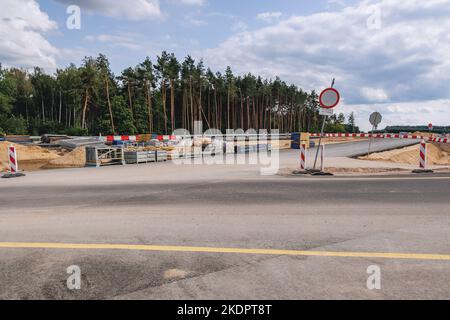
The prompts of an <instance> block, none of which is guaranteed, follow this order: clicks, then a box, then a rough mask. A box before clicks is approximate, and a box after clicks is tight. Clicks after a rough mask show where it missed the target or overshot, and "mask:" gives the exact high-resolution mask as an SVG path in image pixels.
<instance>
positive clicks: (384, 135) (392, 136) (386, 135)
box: [311, 133, 450, 143]
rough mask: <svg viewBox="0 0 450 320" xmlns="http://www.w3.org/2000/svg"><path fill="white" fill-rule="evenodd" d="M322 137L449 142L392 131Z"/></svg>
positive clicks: (447, 140)
mask: <svg viewBox="0 0 450 320" xmlns="http://www.w3.org/2000/svg"><path fill="white" fill-rule="evenodd" d="M311 137H320V133H312V134H311ZM323 137H324V138H377V139H413V140H425V141H428V142H439V143H450V139H448V138H438V137H424V136H418V135H414V134H393V133H377V134H372V133H325V134H324V135H323Z"/></svg>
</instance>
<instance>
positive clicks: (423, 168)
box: [413, 140, 433, 173]
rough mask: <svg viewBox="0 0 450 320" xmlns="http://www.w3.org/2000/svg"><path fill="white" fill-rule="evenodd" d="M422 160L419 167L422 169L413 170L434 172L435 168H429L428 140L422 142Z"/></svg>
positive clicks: (415, 171)
mask: <svg viewBox="0 0 450 320" xmlns="http://www.w3.org/2000/svg"><path fill="white" fill-rule="evenodd" d="M419 152H420V154H419V157H420V160H419V167H420V169H417V170H413V173H433V170H429V169H427V142H426V141H425V140H422V141H421V142H420V151H419Z"/></svg>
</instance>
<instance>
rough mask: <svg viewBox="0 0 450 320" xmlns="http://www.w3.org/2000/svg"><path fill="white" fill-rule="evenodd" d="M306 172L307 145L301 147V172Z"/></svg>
mask: <svg viewBox="0 0 450 320" xmlns="http://www.w3.org/2000/svg"><path fill="white" fill-rule="evenodd" d="M305 170H306V144H304V143H302V144H301V145H300V171H305Z"/></svg>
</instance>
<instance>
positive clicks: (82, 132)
mask: <svg viewBox="0 0 450 320" xmlns="http://www.w3.org/2000/svg"><path fill="white" fill-rule="evenodd" d="M64 133H65V134H67V135H68V136H87V135H88V134H89V133H88V130H87V129H82V128H80V127H71V128H67V129H66V130H65V132H64Z"/></svg>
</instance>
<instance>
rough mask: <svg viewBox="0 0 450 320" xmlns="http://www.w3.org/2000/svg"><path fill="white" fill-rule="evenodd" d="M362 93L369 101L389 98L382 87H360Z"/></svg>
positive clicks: (382, 100)
mask: <svg viewBox="0 0 450 320" xmlns="http://www.w3.org/2000/svg"><path fill="white" fill-rule="evenodd" d="M361 92H362V95H363V96H364V97H365V98H366V99H367V100H368V101H371V102H384V101H387V100H388V99H389V97H388V95H387V93H386V91H384V90H383V89H376V88H368V87H364V88H362V89H361Z"/></svg>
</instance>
